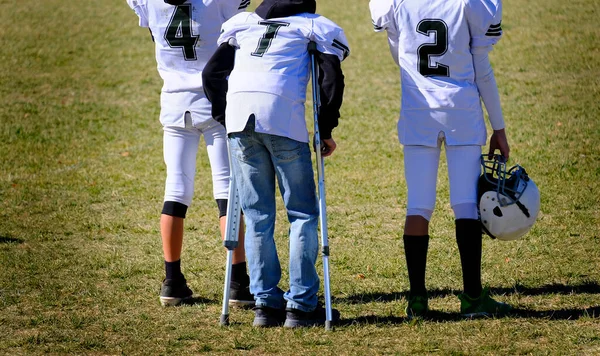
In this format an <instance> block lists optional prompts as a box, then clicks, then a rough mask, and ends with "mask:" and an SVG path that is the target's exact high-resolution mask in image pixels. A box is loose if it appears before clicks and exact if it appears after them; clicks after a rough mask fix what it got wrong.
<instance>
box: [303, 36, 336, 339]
mask: <svg viewBox="0 0 600 356" xmlns="http://www.w3.org/2000/svg"><path fill="white" fill-rule="evenodd" d="M316 52H317V44H316V43H315V42H312V41H311V42H310V43H309V44H308V53H309V56H310V70H311V73H312V74H311V75H312V92H313V114H314V131H315V138H314V140H315V152H316V156H317V181H318V190H319V224H320V227H321V255H322V256H323V284H324V285H323V289H324V292H325V329H326V330H331V329H332V328H333V320H332V308H331V288H330V281H329V241H328V237H327V236H328V232H327V205H326V201H325V164H324V161H323V157H322V156H321V136H320V133H319V106H320V104H321V102H320V97H319V92H320V89H319V80H318V77H319V71H318V64H317V61H316V58H315V55H316Z"/></svg>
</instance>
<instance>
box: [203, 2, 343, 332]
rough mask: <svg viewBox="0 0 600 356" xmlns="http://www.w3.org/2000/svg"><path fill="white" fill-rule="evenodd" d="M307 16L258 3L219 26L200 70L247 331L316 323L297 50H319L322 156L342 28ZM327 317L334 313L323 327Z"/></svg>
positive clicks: (337, 94)
mask: <svg viewBox="0 0 600 356" xmlns="http://www.w3.org/2000/svg"><path fill="white" fill-rule="evenodd" d="M315 10H316V3H315V1H314V0H263V2H262V3H261V4H260V5H259V6H258V7H257V8H256V12H254V13H242V14H238V15H236V16H234V17H233V18H231V19H230V20H229V21H227V22H225V23H224V24H223V32H222V33H221V36H220V37H219V40H218V43H219V45H220V47H219V49H218V50H217V52H216V53H215V55H214V56H213V58H211V60H210V62H209V63H208V64H207V66H206V69H205V71H204V73H203V79H204V83H205V87H204V88H205V90H206V92H207V95H208V98H209V99H210V100H211V102H212V103H213V116H214V117H215V118H216V119H218V120H220V121H221V122H223V123H226V127H227V132H228V135H229V144H230V148H231V152H232V169H233V174H234V175H235V177H236V182H237V183H236V184H237V187H238V192H239V193H240V202H241V206H242V210H243V212H244V217H245V223H246V229H247V232H246V254H247V258H248V266H249V270H250V278H251V280H250V291H251V292H252V293H253V294H254V295H255V299H256V307H255V309H254V313H255V315H254V323H253V325H254V326H256V327H269V326H276V325H280V324H281V323H283V325H284V326H285V327H290V328H295V327H303V326H312V325H317V324H323V323H324V321H325V310H324V309H323V308H322V307H321V306H319V307H317V292H318V290H319V277H318V275H317V271H316V267H315V263H316V259H317V254H318V250H319V246H318V245H319V242H318V237H317V226H318V218H319V209H318V205H317V198H316V192H315V182H314V175H313V167H312V162H311V152H310V145H309V136H308V130H307V127H306V122H305V116H304V114H305V112H304V111H305V110H304V103H305V100H306V87H307V83H308V79H309V63H310V61H309V54H308V51H307V46H308V44H309V42H311V41H313V42H315V43H316V46H317V50H318V52H319V53H318V54H317V56H318V63H319V64H320V73H319V76H318V78H319V83H320V84H321V92H320V95H321V109H320V118H319V128H320V133H321V138H322V139H323V148H324V150H323V156H329V155H331V154H332V153H333V152H334V150H335V148H336V143H335V141H334V140H333V138H332V136H331V133H332V130H333V128H334V127H336V126H337V124H338V118H339V116H340V113H339V108H340V106H341V104H342V96H343V88H344V76H343V74H342V70H341V61H342V60H343V59H344V58H346V56H348V54H349V50H348V44H347V41H346V38H345V35H344V32H343V30H342V29H341V28H340V27H339V26H337V25H336V24H335V23H333V22H332V21H330V20H329V19H327V18H325V17H323V16H320V15H317V14H315ZM227 77H228V78H229V79H228V80H227ZM276 180H277V182H278V184H279V190H280V192H281V194H282V197H283V202H284V204H285V207H286V210H287V216H288V220H289V223H290V229H289V239H290V242H289V248H290V259H289V289H288V290H287V291H285V292H283V291H282V290H281V289H279V288H278V287H277V285H278V284H279V281H280V278H281V266H280V263H279V257H278V255H277V251H276V248H275V241H274V238H273V232H274V226H275V215H276V214H275V212H276V209H275V181H276ZM283 308H286V310H287V312H285V313H284V312H283V311H284V309H283ZM337 318H339V312H337V311H336V310H335V309H334V310H332V319H333V320H332V321H334V322H335V320H336V319H337Z"/></svg>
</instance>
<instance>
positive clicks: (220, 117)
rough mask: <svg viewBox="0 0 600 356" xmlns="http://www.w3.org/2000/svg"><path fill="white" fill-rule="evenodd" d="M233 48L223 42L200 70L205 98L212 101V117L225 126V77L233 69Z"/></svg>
mask: <svg viewBox="0 0 600 356" xmlns="http://www.w3.org/2000/svg"><path fill="white" fill-rule="evenodd" d="M234 59H235V48H234V47H232V46H230V45H229V44H228V43H223V44H221V46H219V48H217V51H216V52H215V53H214V54H213V56H212V57H211V58H210V59H209V60H208V63H206V66H205V67H204V70H202V86H203V88H204V94H206V98H208V100H209V101H210V102H211V103H212V117H213V119H215V120H217V121H218V122H220V123H221V124H222V125H223V126H225V107H226V106H227V100H226V95H227V77H229V74H230V73H231V71H232V70H233V64H234Z"/></svg>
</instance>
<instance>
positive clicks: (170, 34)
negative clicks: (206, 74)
mask: <svg viewBox="0 0 600 356" xmlns="http://www.w3.org/2000/svg"><path fill="white" fill-rule="evenodd" d="M127 2H128V4H129V6H130V7H131V8H132V9H134V11H135V12H136V13H137V15H138V16H139V18H140V26H142V27H148V28H150V32H151V33H152V36H153V38H154V41H155V43H156V45H155V47H156V62H157V65H158V72H159V73H160V76H161V77H162V79H163V80H164V86H163V92H167V93H173V92H182V91H202V70H203V69H204V66H205V65H206V62H208V60H209V59H210V57H211V56H212V54H213V53H214V52H215V50H216V48H217V38H218V37H219V32H220V30H221V25H222V24H223V22H225V21H226V20H227V19H229V18H230V17H232V16H234V15H235V14H236V13H238V12H239V11H240V10H243V9H244V8H245V7H246V6H248V4H249V3H250V1H249V0H241V1H240V0H188V1H186V2H185V3H183V4H182V5H169V4H167V3H165V2H164V0H127Z"/></svg>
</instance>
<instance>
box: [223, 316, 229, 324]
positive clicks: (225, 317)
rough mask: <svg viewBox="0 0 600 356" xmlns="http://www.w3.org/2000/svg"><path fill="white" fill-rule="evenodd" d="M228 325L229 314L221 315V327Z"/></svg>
mask: <svg viewBox="0 0 600 356" xmlns="http://www.w3.org/2000/svg"><path fill="white" fill-rule="evenodd" d="M228 325H229V314H221V326H228Z"/></svg>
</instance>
